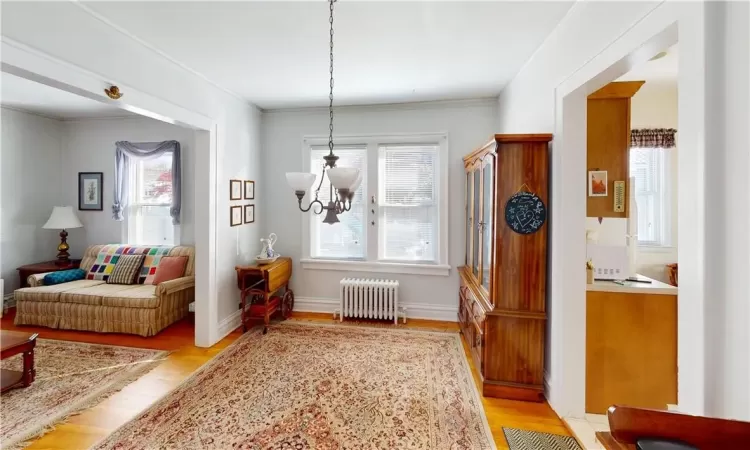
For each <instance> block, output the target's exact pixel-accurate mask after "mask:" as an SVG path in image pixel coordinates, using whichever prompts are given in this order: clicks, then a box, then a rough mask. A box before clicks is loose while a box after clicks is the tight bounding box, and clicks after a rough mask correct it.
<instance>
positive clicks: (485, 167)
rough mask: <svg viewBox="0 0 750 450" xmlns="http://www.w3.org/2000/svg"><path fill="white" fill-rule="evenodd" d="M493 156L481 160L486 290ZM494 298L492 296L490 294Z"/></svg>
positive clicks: (485, 282) (483, 281)
mask: <svg viewBox="0 0 750 450" xmlns="http://www.w3.org/2000/svg"><path fill="white" fill-rule="evenodd" d="M494 159H495V156H494V155H493V154H488V155H487V156H485V157H484V159H483V161H482V194H481V195H482V221H481V222H480V230H481V236H482V262H481V266H482V267H481V269H482V277H481V280H480V281H481V284H482V286H483V287H484V288H485V289H486V290H487V292H489V291H490V278H491V273H492V262H493V261H492V247H493V244H494V242H493V239H492V219H493V217H492V210H493V207H492V206H493V197H492V191H493V186H494V185H495V183H494V178H493V176H494V173H493V172H494V169H495V167H494V166H495V164H494V162H495V161H494ZM490 298H494V296H490Z"/></svg>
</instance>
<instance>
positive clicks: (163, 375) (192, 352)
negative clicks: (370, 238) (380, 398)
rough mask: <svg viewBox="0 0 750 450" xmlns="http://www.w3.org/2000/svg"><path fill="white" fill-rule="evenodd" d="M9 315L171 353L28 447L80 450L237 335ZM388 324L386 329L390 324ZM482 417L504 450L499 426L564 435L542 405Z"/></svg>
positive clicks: (495, 402) (300, 316) (495, 407)
mask: <svg viewBox="0 0 750 450" xmlns="http://www.w3.org/2000/svg"><path fill="white" fill-rule="evenodd" d="M13 316H14V314H13V312H11V313H10V314H7V315H6V316H4V317H3V318H2V319H0V328H2V329H3V330H14V329H15V330H23V331H34V332H38V333H39V337H40V338H46V339H62V340H70V341H82V342H91V343H98V344H111V345H123V346H130V347H144V348H155V349H163V350H171V351H172V353H171V354H170V355H169V357H168V358H167V360H166V361H164V362H163V363H162V364H160V365H159V366H158V367H156V368H155V369H154V370H152V371H151V372H149V373H147V374H146V375H144V376H143V377H141V378H139V379H138V380H137V381H135V382H134V383H132V384H130V385H128V386H126V387H125V388H124V389H122V390H121V391H119V392H117V393H115V394H113V395H112V396H110V397H109V398H107V399H106V400H104V401H103V402H102V403H100V404H98V405H97V406H95V407H93V408H90V409H87V410H85V411H83V412H82V413H81V414H78V415H76V416H72V417H71V418H70V419H69V420H68V421H67V422H66V423H63V424H60V425H58V426H57V427H56V428H55V429H54V430H53V431H51V432H49V433H47V434H45V435H44V436H42V437H41V438H39V439H37V440H36V441H34V442H33V443H32V444H31V446H29V447H28V449H37V450H38V449H49V450H53V449H66V450H70V449H83V448H88V447H89V446H91V445H93V444H94V443H96V442H97V441H99V440H100V439H102V438H104V437H105V436H107V435H108V434H110V433H111V432H112V431H114V430H115V429H116V428H118V427H119V426H121V425H122V424H124V423H125V422H127V421H128V420H130V419H132V418H133V417H135V416H136V415H137V414H138V413H140V412H141V411H143V410H144V409H146V408H147V407H148V406H149V405H151V404H152V403H154V402H155V401H156V400H158V399H159V398H161V397H163V396H164V395H165V394H167V393H168V392H169V391H171V390H172V389H173V388H175V387H177V386H178V385H179V384H180V383H181V382H182V381H183V380H185V379H186V378H187V377H188V376H190V375H191V374H192V373H193V372H195V371H196V370H197V369H198V368H200V366H202V365H203V364H204V363H206V362H207V361H209V360H210V359H211V358H213V357H214V356H216V355H217V354H218V353H219V352H221V351H222V350H223V349H224V348H226V347H227V346H228V345H229V344H231V343H232V342H234V340H235V339H237V338H238V337H240V335H241V332H240V331H239V330H236V331H234V332H232V333H231V334H230V335H229V336H227V337H225V338H224V339H222V340H221V342H219V343H218V344H216V345H214V346H213V347H211V348H206V349H204V348H198V347H195V346H194V345H193V327H192V325H190V324H189V323H188V322H187V321H181V322H178V323H176V324H174V325H172V326H171V327H169V328H167V329H166V330H164V331H162V332H161V333H159V334H158V335H157V336H154V337H151V338H142V337H139V336H132V335H123V334H99V333H90V332H79V331H65V330H52V329H49V328H44V327H27V326H24V327H16V326H14V325H13ZM293 320H299V321H315V322H330V323H337V322H335V321H333V320H331V316H330V314H315V313H294V315H293ZM391 326H392V325H391ZM404 326H405V327H406V328H431V329H441V330H456V331H457V330H458V324H457V323H455V322H437V321H430V320H418V319H410V320H409V321H408V323H407V324H406V325H399V327H404ZM464 352H465V353H466V355H467V358H468V361H469V364H470V365H471V368H472V372H473V374H474V378H475V379H477V377H478V374H477V371H476V369H475V368H474V366H473V363H472V360H471V357H469V356H468V355H469V348H468V346H467V345H466V342H464ZM482 403H483V405H484V409H485V412H486V414H487V419H488V421H489V423H490V428H491V429H492V435H493V437H494V439H495V443H496V444H497V447H498V449H500V450H504V449H508V444H507V443H506V441H505V438H504V436H503V430H502V428H503V427H513V428H523V429H526V430H534V431H542V432H547V433H555V434H563V435H570V433H569V432H568V430H567V429H566V428H565V425H564V424H563V422H562V421H561V420H560V418H559V417H557V415H556V414H555V413H554V411H552V409H551V408H550V407H549V405H548V404H547V403H526V402H519V401H513V400H502V399H495V398H483V399H482Z"/></svg>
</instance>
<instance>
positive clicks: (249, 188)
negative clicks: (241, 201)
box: [245, 180, 255, 200]
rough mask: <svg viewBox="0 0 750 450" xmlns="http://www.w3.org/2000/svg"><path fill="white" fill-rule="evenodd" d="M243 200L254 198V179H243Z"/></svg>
mask: <svg viewBox="0 0 750 450" xmlns="http://www.w3.org/2000/svg"><path fill="white" fill-rule="evenodd" d="M245 200H255V181H249V180H245Z"/></svg>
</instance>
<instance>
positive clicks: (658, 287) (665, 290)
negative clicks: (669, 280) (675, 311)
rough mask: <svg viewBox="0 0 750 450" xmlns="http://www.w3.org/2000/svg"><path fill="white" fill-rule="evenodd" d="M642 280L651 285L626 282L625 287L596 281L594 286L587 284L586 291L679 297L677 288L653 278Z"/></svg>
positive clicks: (641, 277)
mask: <svg viewBox="0 0 750 450" xmlns="http://www.w3.org/2000/svg"><path fill="white" fill-rule="evenodd" d="M638 278H639V279H641V280H650V281H651V283H637V282H633V281H625V284H624V285H620V284H617V283H615V282H612V281H594V284H587V285H586V291H589V292H622V293H626V294H657V295H677V288H676V287H675V286H672V285H669V284H666V283H662V282H661V281H657V280H654V279H653V278H649V277H644V276H643V275H638Z"/></svg>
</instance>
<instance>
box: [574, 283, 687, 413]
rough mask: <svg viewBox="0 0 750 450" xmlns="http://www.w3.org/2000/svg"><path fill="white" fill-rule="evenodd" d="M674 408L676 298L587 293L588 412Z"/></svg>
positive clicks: (675, 382)
mask: <svg viewBox="0 0 750 450" xmlns="http://www.w3.org/2000/svg"><path fill="white" fill-rule="evenodd" d="M676 403H677V296H675V295H654V294H633V293H618V292H587V293H586V412H588V413H595V414H605V413H606V411H607V408H609V407H610V406H612V405H614V404H622V405H629V406H637V407H641V408H652V409H666V406H667V404H676Z"/></svg>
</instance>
